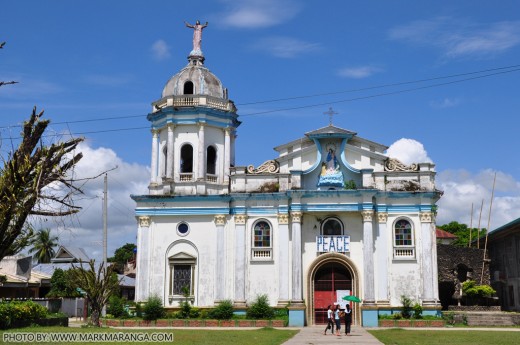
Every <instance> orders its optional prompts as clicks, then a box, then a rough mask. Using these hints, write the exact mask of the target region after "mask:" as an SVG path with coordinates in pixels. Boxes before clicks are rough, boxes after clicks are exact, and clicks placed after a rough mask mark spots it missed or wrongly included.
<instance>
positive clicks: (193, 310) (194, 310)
mask: <svg viewBox="0 0 520 345" xmlns="http://www.w3.org/2000/svg"><path fill="white" fill-rule="evenodd" d="M189 316H190V319H196V318H198V317H199V316H200V309H199V308H191V310H190V314H189Z"/></svg>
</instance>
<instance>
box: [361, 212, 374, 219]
mask: <svg viewBox="0 0 520 345" xmlns="http://www.w3.org/2000/svg"><path fill="white" fill-rule="evenodd" d="M361 215H362V216H363V221H364V222H371V221H372V216H373V215H374V211H372V210H366V211H361Z"/></svg>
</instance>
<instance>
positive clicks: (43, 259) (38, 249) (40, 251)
mask: <svg viewBox="0 0 520 345" xmlns="http://www.w3.org/2000/svg"><path fill="white" fill-rule="evenodd" d="M56 241H58V236H51V229H40V230H38V232H37V233H36V235H35V236H34V238H33V239H32V240H31V241H30V244H31V245H32V246H33V247H32V248H31V249H29V254H31V253H34V257H35V258H36V259H37V260H38V263H49V262H51V259H52V258H53V257H54V255H56V251H55V250H54V247H56V246H57V245H58V244H57V243H56Z"/></svg>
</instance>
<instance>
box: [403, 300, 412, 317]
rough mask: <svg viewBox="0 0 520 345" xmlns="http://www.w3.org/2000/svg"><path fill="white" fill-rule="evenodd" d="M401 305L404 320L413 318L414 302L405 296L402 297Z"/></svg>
mask: <svg viewBox="0 0 520 345" xmlns="http://www.w3.org/2000/svg"><path fill="white" fill-rule="evenodd" d="M401 304H402V305H403V311H402V312H401V315H402V316H403V318H405V319H409V318H410V317H411V316H412V300H411V299H410V298H408V297H406V296H405V295H401Z"/></svg>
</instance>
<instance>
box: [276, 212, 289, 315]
mask: <svg viewBox="0 0 520 345" xmlns="http://www.w3.org/2000/svg"><path fill="white" fill-rule="evenodd" d="M278 268H279V274H278V305H279V306H285V305H287V303H288V302H289V216H288V215H287V214H278Z"/></svg>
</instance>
